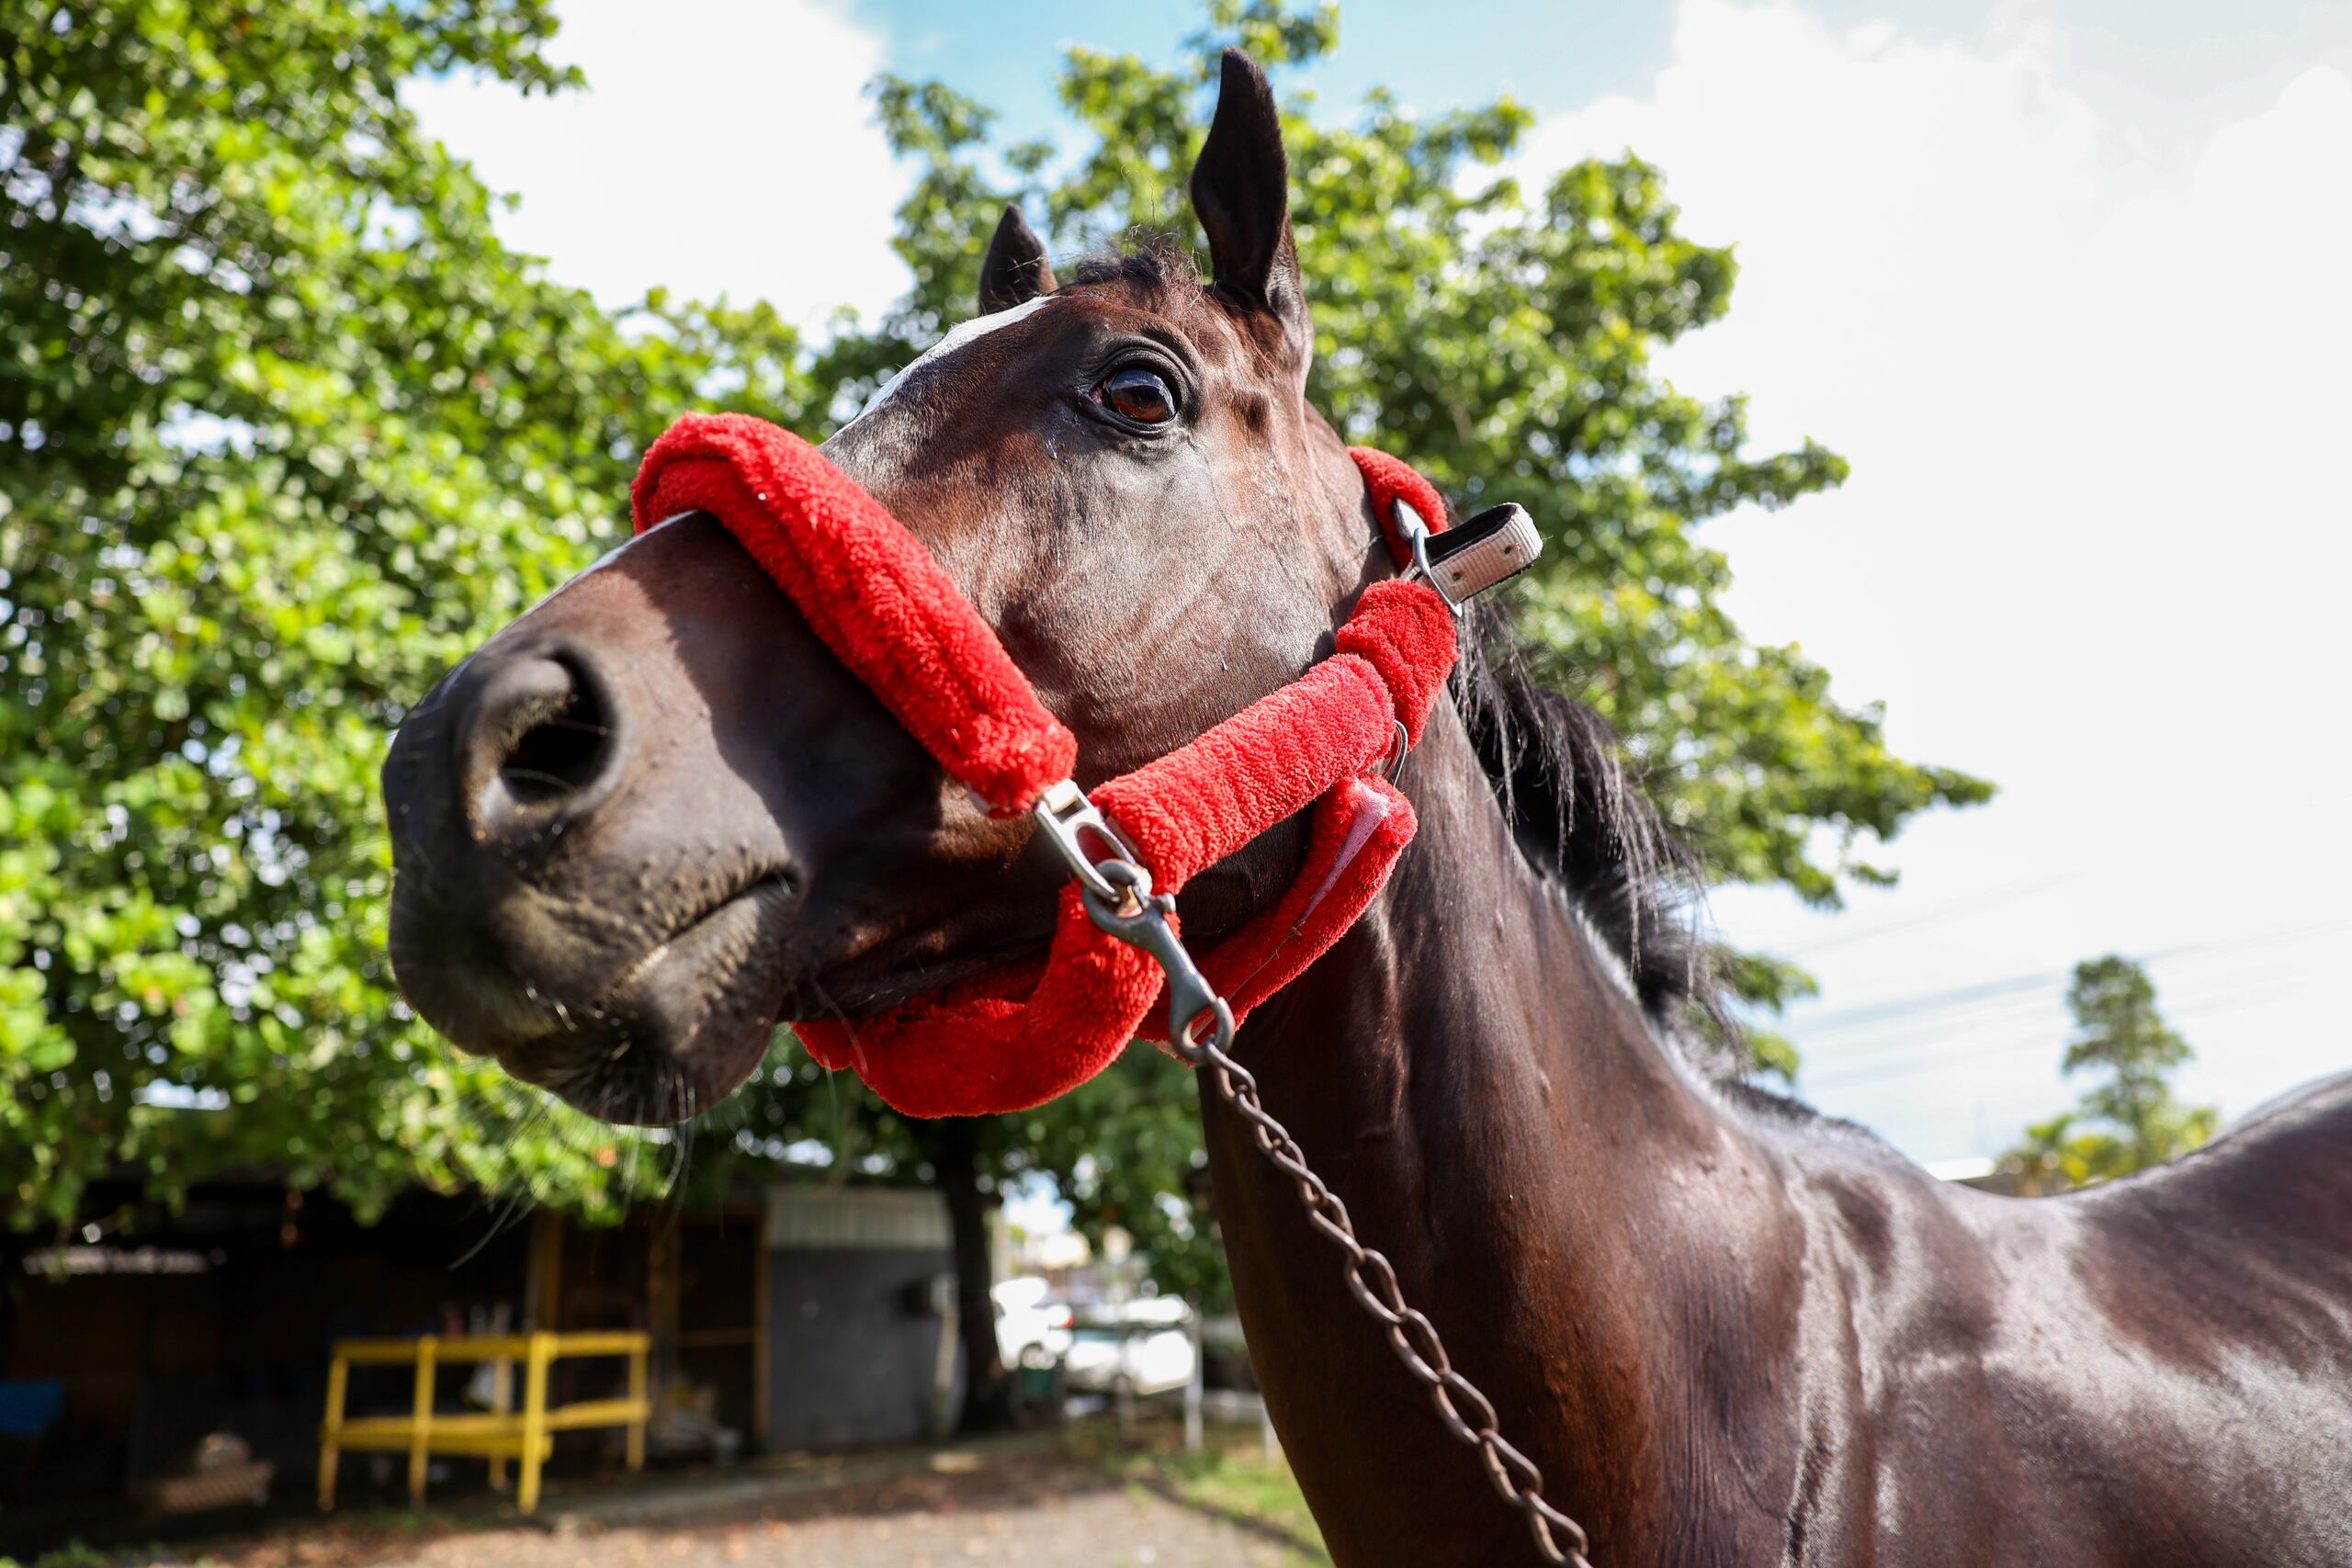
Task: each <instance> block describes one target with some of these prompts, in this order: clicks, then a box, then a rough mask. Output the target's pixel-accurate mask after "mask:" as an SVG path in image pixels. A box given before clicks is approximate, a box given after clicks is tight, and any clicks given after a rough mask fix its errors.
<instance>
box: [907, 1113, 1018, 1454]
mask: <svg viewBox="0 0 2352 1568" xmlns="http://www.w3.org/2000/svg"><path fill="white" fill-rule="evenodd" d="M924 1131H925V1132H926V1133H928V1134H930V1135H929V1136H927V1137H925V1138H924V1139H923V1142H924V1144H925V1145H927V1146H926V1149H925V1152H926V1153H927V1154H928V1155H929V1156H931V1164H932V1169H933V1172H934V1173H935V1179H936V1180H937V1182H938V1184H939V1191H940V1195H941V1196H942V1197H944V1199H945V1200H946V1201H947V1227H948V1235H949V1240H950V1242H951V1244H952V1246H953V1248H954V1252H955V1258H956V1323H957V1325H958V1329H959V1331H960V1332H961V1334H962V1335H963V1341H964V1369H965V1372H964V1379H965V1396H964V1418H963V1420H962V1422H961V1423H960V1424H959V1425H958V1427H957V1428H956V1429H957V1430H958V1431H962V1432H989V1431H996V1430H1000V1429H1001V1428H1002V1427H1008V1426H1010V1425H1012V1377H1011V1375H1010V1374H1009V1373H1007V1371H1005V1367H1004V1360H1003V1359H1002V1358H1001V1356H999V1355H998V1354H997V1345H996V1303H995V1300H994V1298H993V1297H991V1296H990V1295H989V1286H990V1285H991V1284H993V1283H994V1282H995V1281H994V1280H993V1277H992V1274H993V1270H992V1269H991V1268H990V1265H989V1201H990V1200H989V1196H988V1194H986V1193H984V1192H982V1191H981V1190H980V1138H979V1127H978V1122H974V1121H973V1120H972V1119H971V1118H969V1117H960V1116H959V1117H949V1118H944V1119H942V1120H940V1121H938V1122H933V1123H931V1125H930V1127H928V1128H926V1129H925V1130H924Z"/></svg>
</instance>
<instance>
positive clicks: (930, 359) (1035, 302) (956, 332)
mask: <svg viewBox="0 0 2352 1568" xmlns="http://www.w3.org/2000/svg"><path fill="white" fill-rule="evenodd" d="M1053 300H1054V297H1053V296H1052V295H1050V294H1040V295H1038V296H1037V298H1035V299H1032V300H1030V301H1029V302H1028V303H1027V304H1025V305H1015V306H1014V307H1013V308H1012V310H999V311H997V312H996V313H995V314H994V315H991V316H974V317H973V318H972V319H971V320H970V321H962V322H958V323H957V324H956V327H955V328H954V329H953V330H951V331H950V332H949V333H948V334H947V335H946V336H945V337H944V338H941V339H940V340H939V341H938V342H937V343H935V344H932V345H931V346H930V347H929V348H927V349H924V350H923V351H922V355H921V356H920V357H918V358H917V359H916V360H915V361H914V362H913V363H912V364H910V365H908V366H907V367H905V368H904V369H902V370H900V371H899V373H898V374H897V375H895V376H893V377H891V378H889V379H888V380H887V381H885V382H883V383H882V385H880V386H879V387H877V388H876V389H874V395H873V396H872V397H870V398H868V399H866V400H865V407H864V408H862V409H860V410H858V411H857V419H853V420H851V421H850V422H849V424H844V425H842V430H847V429H848V428H849V425H850V424H855V423H857V420H859V419H864V418H865V416H866V415H867V414H870V413H872V412H874V411H875V410H876V409H878V408H880V407H881V406H882V405H883V404H884V403H887V402H888V401H889V400H890V397H891V394H892V393H894V392H896V391H897V390H898V389H899V386H900V384H901V383H903V382H904V381H905V380H906V378H908V377H910V376H911V375H913V374H914V373H915V372H916V371H918V370H920V369H922V367H924V366H926V365H933V364H936V363H937V362H939V361H940V360H942V359H944V358H946V357H947V356H948V355H951V354H954V353H955V352H956V350H957V349H960V348H966V347H968V346H969V345H970V344H972V343H974V342H975V341H976V340H978V339H980V338H983V337H986V336H987V335H988V334H989V333H992V332H996V331H998V330H999V329H1000V328H1003V327H1009V326H1011V325H1012V324H1013V323H1014V322H1015V321H1026V320H1028V319H1029V318H1030V317H1031V316H1033V315H1035V314H1036V313H1037V311H1038V310H1041V309H1043V308H1044V307H1046V306H1047V305H1050V304H1052V303H1053ZM833 434H836V435H838V434H841V431H840V430H837V431H835V432H833Z"/></svg>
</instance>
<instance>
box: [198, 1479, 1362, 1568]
mask: <svg viewBox="0 0 2352 1568" xmlns="http://www.w3.org/2000/svg"><path fill="white" fill-rule="evenodd" d="M551 1502H552V1500H551ZM556 1506H557V1507H560V1504H558V1505H556ZM550 1511H551V1513H552V1512H553V1511H554V1510H552V1509H551V1510H550ZM1311 1550H1312V1548H1311V1545H1310V1543H1309V1542H1308V1541H1306V1540H1301V1539H1299V1537H1298V1536H1297V1535H1296V1534H1295V1533H1292V1532H1291V1531H1289V1530H1287V1529H1284V1528H1283V1527H1282V1526H1280V1525H1274V1524H1269V1523H1265V1522H1262V1521H1261V1520H1258V1519H1255V1518H1252V1517H1248V1516H1247V1515H1246V1514H1243V1513H1241V1512H1238V1511H1228V1510H1226V1509H1222V1508H1220V1507H1218V1506H1216V1504H1215V1503H1213V1502H1205V1501H1202V1500H1200V1499H1199V1498H1197V1497H1190V1498H1188V1496H1187V1495H1186V1494H1185V1493H1184V1492H1183V1491H1182V1489H1181V1488H1179V1487H1178V1486H1175V1485H1172V1484H1166V1483H1160V1482H1158V1481H1156V1480H1152V1479H1144V1480H1133V1479H1121V1478H1120V1477H1118V1476H1115V1475H1114V1474H1111V1473H1107V1472H1105V1471H1104V1470H1103V1468H1102V1467H1100V1466H1099V1465H1092V1464H1088V1463H1086V1462H1084V1461H1079V1460H1074V1459H1071V1458H1069V1457H1068V1456H1066V1455H1062V1454H1058V1453H1043V1454H1030V1455H1023V1456H1018V1457H1012V1458H1006V1459H1001V1460H996V1461H991V1462H989V1463H988V1464H986V1465H985V1466H976V1467H974V1468H972V1469H971V1470H969V1471H967V1472H962V1473H953V1472H951V1473H939V1472H922V1473H917V1474H911V1475H902V1476H897V1477H893V1478H890V1479H887V1480H881V1481H875V1482H871V1483H865V1484H861V1485H847V1486H837V1487H830V1488H827V1489H826V1490H824V1491H822V1492H820V1493H815V1494H809V1495H797V1496H782V1497H778V1498H776V1499H775V1500H772V1501H762V1500H760V1499H758V1498H756V1497H746V1496H743V1495H740V1494H738V1495H733V1496H731V1497H729V1499H728V1500H727V1502H726V1504H725V1505H724V1506H714V1507H713V1508H712V1509H711V1510H710V1511H709V1513H708V1514H707V1515H699V1514H695V1513H689V1514H685V1515H673V1516H672V1517H662V1518H661V1519H659V1520H658V1521H651V1520H640V1521H634V1522H632V1521H630V1520H628V1519H627V1518H625V1517H621V1518H611V1519H608V1520H607V1521H605V1522H598V1521H597V1520H596V1519H595V1518H594V1517H592V1516H590V1515H588V1514H585V1513H582V1514H580V1515H575V1516H573V1517H570V1518H567V1517H564V1516H562V1515H561V1514H560V1513H558V1514H555V1519H554V1524H553V1527H552V1528H549V1526H548V1525H546V1524H534V1525H528V1526H516V1525H503V1526H502V1525H490V1524H485V1525H481V1526H476V1527H473V1528H465V1527H457V1526H451V1525H447V1524H444V1523H435V1524H430V1525H426V1526H424V1527H422V1528H400V1527H381V1528H375V1529H369V1528H366V1527H358V1526H356V1524H355V1525H354V1526H353V1527H350V1528H344V1529H334V1530H331V1531H320V1532H316V1533H309V1534H301V1535H296V1536H292V1537H286V1536H280V1537H277V1538H274V1539H272V1538H262V1539H256V1540H253V1541H251V1542H250V1543H249V1544H246V1545H244V1546H243V1548H242V1549H232V1550H229V1551H222V1550H220V1546H219V1545H218V1544H216V1545H215V1546H214V1549H213V1550H212V1551H207V1552H203V1553H201V1554H200V1555H196V1556H193V1557H192V1559H190V1561H193V1562H201V1563H206V1564H208V1568H209V1565H213V1564H217V1565H219V1568H721V1565H729V1568H731V1565H733V1564H739V1563H741V1564H751V1565H752V1568H968V1565H972V1564H986V1563H1002V1564H1008V1565H1018V1568H1130V1565H1140V1564H1150V1565H1152V1568H1302V1565H1304V1564H1308V1563H1314V1562H1322V1561H1324V1560H1323V1559H1322V1558H1321V1557H1320V1556H1319V1554H1315V1555H1309V1554H1308V1553H1309V1551H1311Z"/></svg>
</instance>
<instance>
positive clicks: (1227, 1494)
mask: <svg viewBox="0 0 2352 1568" xmlns="http://www.w3.org/2000/svg"><path fill="white" fill-rule="evenodd" d="M1068 1442H1069V1449H1070V1451H1071V1453H1072V1454H1073V1455H1075V1456H1076V1457H1078V1458H1080V1459H1081V1460H1083V1461H1087V1462H1088V1463H1091V1464H1092V1465H1094V1466H1096V1467H1097V1468H1099V1469H1101V1470H1103V1472H1106V1473H1108V1474H1110V1475H1112V1476H1114V1478H1116V1479H1118V1480H1120V1481H1123V1482H1125V1483H1126V1484H1127V1485H1128V1486H1129V1487H1131V1488H1133V1489H1135V1490H1136V1491H1137V1492H1141V1493H1146V1494H1148V1495H1152V1496H1156V1497H1159V1498H1160V1499H1162V1500H1163V1501H1166V1502H1171V1503H1175V1504H1178V1505H1179V1506H1183V1507H1187V1508H1191V1509H1193V1510H1194V1511H1195V1512H1198V1513H1203V1514H1209V1515H1213V1516H1215V1517H1217V1518H1221V1519H1225V1520H1227V1521H1228V1522H1230V1523H1233V1524H1236V1525H1238V1526H1240V1527H1242V1528H1243V1529H1248V1530H1250V1532H1252V1533H1253V1534H1256V1535H1260V1536H1262V1537H1265V1538H1266V1539H1268V1540H1274V1541H1276V1542H1278V1543H1279V1544H1281V1545H1282V1546H1284V1547H1286V1548H1288V1549H1289V1552H1290V1556H1289V1562H1290V1563H1291V1564H1292V1565H1293V1568H1329V1565H1330V1562H1331V1559H1330V1557H1329V1555H1328V1554H1327V1553H1326V1552H1325V1551H1324V1550H1323V1536H1322V1533H1321V1532H1320V1531H1319V1530H1317V1529H1316V1528H1315V1516H1314V1515H1312V1514H1310V1513H1309V1512H1307V1509H1306V1497H1305V1496H1303V1495H1301V1494H1300V1492H1299V1490H1298V1481H1297V1478H1296V1477H1295V1476H1293V1475H1292V1474H1291V1472H1290V1465H1289V1464H1288V1463H1287V1462H1286V1461H1284V1460H1283V1458H1282V1456H1281V1455H1280V1454H1279V1453H1277V1454H1276V1455H1275V1456H1274V1457H1273V1458H1272V1460H1269V1459H1267V1458H1266V1456H1265V1453H1264V1450H1262V1449H1261V1446H1260V1439H1259V1437H1258V1432H1257V1428H1255V1427H1243V1428H1237V1427H1216V1426H1212V1427H1209V1429H1208V1440H1207V1442H1206V1444H1205V1445H1204V1447H1203V1449H1202V1450H1201V1451H1200V1452H1198V1453H1186V1452H1185V1451H1184V1450H1183V1444H1182V1428H1181V1427H1178V1426H1176V1425H1175V1424H1174V1423H1172V1422H1150V1423H1147V1424H1144V1425H1142V1426H1140V1427H1138V1428H1137V1432H1136V1445H1135V1446H1134V1447H1132V1448H1130V1447H1127V1446H1125V1445H1123V1444H1121V1443H1120V1441H1119V1440H1118V1438H1117V1436H1116V1434H1115V1433H1114V1432H1112V1431H1110V1430H1108V1429H1106V1428H1102V1427H1083V1428H1080V1429H1079V1430H1077V1431H1075V1432H1073V1433H1072V1434H1071V1435H1070V1437H1069V1439H1068Z"/></svg>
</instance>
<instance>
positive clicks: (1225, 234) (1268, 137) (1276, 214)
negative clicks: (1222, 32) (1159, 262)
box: [1193, 49, 1306, 321]
mask: <svg viewBox="0 0 2352 1568" xmlns="http://www.w3.org/2000/svg"><path fill="white" fill-rule="evenodd" d="M1193 212H1194V214H1195V215H1197V216H1198V217H1199V219H1200V220H1201V227H1202V229H1203V230H1204V231H1206V232H1207V234H1208V237H1209V263H1210V266H1211V269H1212V271H1213V272H1214V273H1215V274H1216V281H1217V286H1218V287H1219V288H1227V289H1230V290H1232V291H1234V292H1236V293H1238V294H1240V295H1241V296H1242V297H1243V298H1245V299H1249V300H1250V301H1252V302H1253V303H1256V304H1260V305H1262V306H1264V307H1265V308H1266V309H1267V310H1272V312H1274V314H1276V315H1278V316H1280V317H1282V318H1283V319H1284V320H1285V321H1303V319H1304V318H1305V316H1306V295H1305V293H1304V292H1303V291H1302V289H1301V288H1300V287H1299V279H1298V251H1297V249H1296V248H1295V246H1294V245H1293V244H1292V243H1291V236H1290V160H1289V159H1288V158H1287V157H1286V156H1284V154H1283V122H1282V116H1281V114H1280V113H1279V112H1278V111H1277V110H1276V109H1275V107H1274V89H1273V87H1272V85H1270V84H1269V83H1268V82H1267V81H1266V73H1264V72H1263V71H1261V70H1260V69H1259V68H1258V62H1256V61H1254V60H1252V59H1250V57H1249V56H1248V55H1247V54H1244V53H1243V52H1242V51H1239V50H1238V49H1228V50H1227V51H1225V75H1224V79H1223V81H1222V82H1220V83H1219V84H1218V86H1217V95H1216V118H1214V119H1212V120H1211V121H1210V122H1209V134H1208V140H1207V141H1204V142H1202V143H1201V157H1200V162H1198V163H1196V164H1193Z"/></svg>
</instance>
